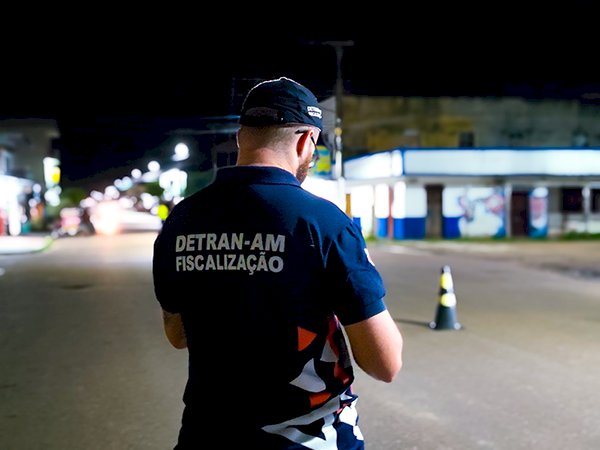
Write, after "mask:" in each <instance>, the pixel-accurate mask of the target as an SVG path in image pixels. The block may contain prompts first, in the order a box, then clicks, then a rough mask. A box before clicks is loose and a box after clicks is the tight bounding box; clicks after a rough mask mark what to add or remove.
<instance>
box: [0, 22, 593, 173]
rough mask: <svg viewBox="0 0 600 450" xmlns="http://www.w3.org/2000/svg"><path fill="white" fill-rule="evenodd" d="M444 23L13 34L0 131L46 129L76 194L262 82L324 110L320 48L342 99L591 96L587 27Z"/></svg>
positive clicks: (329, 84)
mask: <svg viewBox="0 0 600 450" xmlns="http://www.w3.org/2000/svg"><path fill="white" fill-rule="evenodd" d="M475 13H476V12H475ZM442 16H443V15H440V16H436V18H435V20H434V19H432V18H429V19H428V20H422V21H417V22H416V23H412V21H411V20H410V18H409V17H408V16H405V17H399V19H398V21H397V22H395V26H389V25H387V26H381V27H378V26H375V25H374V24H373V23H371V22H370V23H371V26H366V25H364V24H362V25H360V26H354V27H348V29H350V30H351V31H347V30H342V31H339V30H331V29H329V28H328V27H326V26H322V25H321V26H319V27H318V30H317V31H312V32H304V31H303V32H302V33H301V32H293V31H290V30H293V29H296V28H298V27H293V26H289V27H282V28H281V29H279V30H278V29H274V28H264V27H263V28H262V29H260V32H258V31H257V29H258V28H256V29H254V28H252V27H250V26H249V25H248V24H245V25H243V26H240V27H239V28H236V27H235V26H234V25H232V24H230V25H229V27H230V28H229V29H225V28H224V27H223V28H217V29H216V31H210V32H208V31H206V29H205V28H202V27H200V28H201V29H200V30H197V29H191V28H185V26H184V25H179V26H180V28H177V27H170V28H161V26H158V24H157V23H156V22H153V27H145V29H144V30H143V32H138V31H137V30H133V29H129V28H127V27H126V26H123V23H121V26H117V27H112V26H110V25H109V24H106V26H103V27H102V29H99V28H98V27H96V28H94V32H89V30H87V28H86V26H87V25H89V23H82V24H80V25H79V26H78V27H77V28H76V29H75V30H72V29H70V30H69V31H71V32H70V33H64V32H61V33H57V32H56V31H57V30H58V29H59V28H60V27H56V28H51V29H50V30H51V31H52V33H47V34H45V35H44V36H38V39H34V40H33V41H31V40H27V39H25V38H24V37H23V36H22V35H21V34H19V35H15V34H13V35H12V36H13V40H12V42H11V43H12V45H11V46H10V47H9V48H8V50H7V51H6V52H5V53H4V56H3V58H4V59H3V60H4V61H5V62H6V61H8V62H10V64H9V65H6V64H5V65H4V68H3V72H2V79H3V82H2V85H3V86H4V87H5V88H6V89H4V92H3V93H2V102H0V118H10V117H48V118H55V119H57V121H58V124H59V128H60V131H61V134H62V139H61V140H60V142H59V143H57V146H58V147H59V148H60V150H61V153H62V157H63V174H64V177H65V180H67V181H68V182H75V183H76V182H77V181H78V180H81V179H85V178H86V177H89V176H90V175H92V174H94V173H96V172H99V171H103V170H106V169H108V168H110V167H119V166H120V165H123V164H126V163H127V161H129V160H132V159H136V158H139V157H141V156H143V155H144V152H146V151H147V150H148V149H152V148H155V147H157V146H159V145H161V143H162V142H164V141H165V136H166V134H167V133H168V131H169V130H170V128H171V127H173V126H174V125H176V124H177V123H182V124H184V125H185V124H187V125H190V124H193V123H194V121H198V122H201V121H202V120H203V118H205V117H220V116H225V115H235V114H237V113H238V112H239V108H240V106H241V102H242V100H243V96H244V95H245V93H246V92H247V90H248V89H249V88H250V87H251V86H252V85H254V84H255V83H257V82H259V81H261V80H263V79H266V78H272V77H277V76H281V75H285V76H289V77H291V78H294V79H296V80H297V81H300V82H302V83H303V84H305V85H306V86H308V87H309V88H310V89H312V90H313V92H315V94H316V95H317V97H318V98H319V99H324V98H326V97H329V96H331V95H332V94H333V92H334V86H335V80H336V54H335V51H334V49H333V46H331V45H329V44H327V42H330V41H350V42H351V43H352V45H350V46H347V47H345V48H344V53H343V59H342V66H341V68H342V77H343V80H344V91H345V92H346V93H347V94H355V95H400V96H445V95H450V96H480V95H481V96H510V95H518V96H523V97H528V98H575V99H584V98H589V93H594V92H600V74H599V73H598V70H597V69H596V68H595V67H596V66H597V64H596V62H595V60H596V53H597V51H596V49H595V48H594V47H595V43H596V38H595V36H594V35H593V34H594V31H593V28H591V27H586V26H585V24H584V23H583V22H582V20H583V19H582V18H584V17H585V16H586V14H581V13H579V15H574V16H569V15H564V16H563V17H562V21H561V22H560V27H559V26H558V25H557V23H558V22H557V21H558V17H555V18H554V19H553V20H552V21H548V20H546V21H544V20H542V19H543V17H542V16H539V15H537V16H536V15H533V16H531V17H527V18H522V17H520V16H519V15H518V14H517V15H515V16H514V17H512V18H511V20H512V22H503V23H502V22H500V23H498V22H497V21H496V22H493V23H490V22H488V21H487V20H488V19H487V16H486V18H485V20H482V19H473V20H471V19H469V18H465V17H463V18H462V19H461V20H460V21H454V20H453V19H451V18H447V19H448V20H445V21H444V20H443V19H444V17H442ZM411 17H413V16H411ZM574 18H575V19H577V20H579V22H575V21H574ZM296 19H297V20H298V21H300V22H302V21H303V20H309V19H310V17H309V16H306V17H304V16H302V17H297V18H296ZM413 19H414V17H413ZM300 22H299V23H300ZM365 23H366V22H365ZM294 24H296V25H298V23H296V22H294ZM204 25H206V24H204ZM300 28H302V27H300ZM61 30H62V29H61ZM182 30H183V31H182ZM202 30H204V31H202ZM323 30H325V31H323ZM62 31H64V30H62ZM306 36H309V37H306ZM6 67H9V70H6ZM187 125H185V126H187Z"/></svg>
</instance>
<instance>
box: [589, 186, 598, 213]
mask: <svg viewBox="0 0 600 450" xmlns="http://www.w3.org/2000/svg"><path fill="white" fill-rule="evenodd" d="M590 197H591V203H592V204H591V209H592V212H595V213H597V212H600V189H591V191H590Z"/></svg>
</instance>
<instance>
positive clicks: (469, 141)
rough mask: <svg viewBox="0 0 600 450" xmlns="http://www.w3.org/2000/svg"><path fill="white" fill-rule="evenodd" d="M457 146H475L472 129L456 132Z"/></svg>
mask: <svg viewBox="0 0 600 450" xmlns="http://www.w3.org/2000/svg"><path fill="white" fill-rule="evenodd" d="M458 147H459V148H473V147H475V133H473V132H472V131H461V132H460V133H458Z"/></svg>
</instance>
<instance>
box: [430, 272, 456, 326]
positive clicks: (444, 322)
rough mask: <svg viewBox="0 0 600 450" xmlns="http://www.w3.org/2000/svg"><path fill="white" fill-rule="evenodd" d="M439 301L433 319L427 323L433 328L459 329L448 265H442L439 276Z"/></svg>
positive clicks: (452, 283)
mask: <svg viewBox="0 0 600 450" xmlns="http://www.w3.org/2000/svg"><path fill="white" fill-rule="evenodd" d="M439 296H440V298H439V303H438V307H437V313H436V316H435V320H434V321H433V322H430V323H429V328H432V329H434V330H460V329H461V328H462V326H461V324H460V323H458V321H457V320H456V295H455V294H454V282H453V281H452V273H451V272H450V266H444V267H442V275H441V276H440V292H439Z"/></svg>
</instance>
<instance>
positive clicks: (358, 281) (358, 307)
mask: <svg viewBox="0 0 600 450" xmlns="http://www.w3.org/2000/svg"><path fill="white" fill-rule="evenodd" d="M327 266H328V268H329V269H330V270H331V271H332V277H333V280H334V283H335V291H336V292H338V293H339V295H335V298H334V299H333V302H334V305H333V308H334V312H335V314H336V315H337V316H338V318H339V319H340V321H341V322H342V323H343V324H344V325H351V324H353V323H356V322H360V321H362V320H365V319H368V318H369V317H372V316H374V315H376V314H379V313H380V312H382V311H384V310H385V309H386V306H385V303H384V300H383V299H384V297H385V293H386V290H385V286H384V282H383V279H382V277H381V275H380V273H379V271H378V270H377V268H376V267H375V264H374V263H373V261H372V260H371V257H370V256H369V252H368V249H367V246H366V243H365V240H364V239H363V237H362V234H361V231H360V229H359V228H358V226H357V225H356V224H354V223H353V222H350V223H349V224H348V226H346V227H345V228H344V230H343V231H342V232H341V233H340V234H339V235H338V236H337V238H336V239H335V240H334V242H333V243H332V246H331V249H330V252H329V256H328V261H327Z"/></svg>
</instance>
